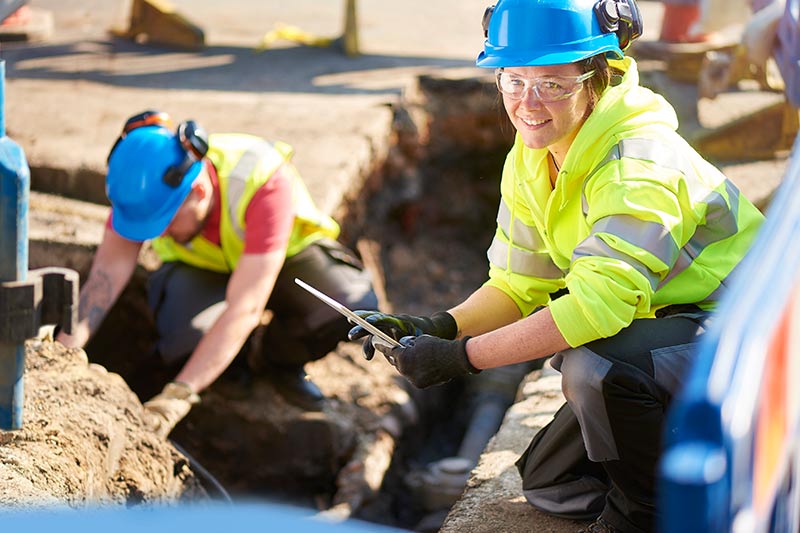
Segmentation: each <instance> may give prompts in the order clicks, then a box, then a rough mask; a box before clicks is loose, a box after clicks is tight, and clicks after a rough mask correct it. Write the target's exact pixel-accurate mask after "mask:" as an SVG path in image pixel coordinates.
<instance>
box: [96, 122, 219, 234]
mask: <svg viewBox="0 0 800 533" xmlns="http://www.w3.org/2000/svg"><path fill="white" fill-rule="evenodd" d="M171 126H172V124H171V121H170V119H169V116H168V115H166V114H165V113H159V112H155V111H146V112H144V113H140V114H139V115H135V116H133V117H131V118H130V119H128V121H127V122H126V123H125V127H124V128H123V131H122V133H121V134H120V137H119V138H118V139H117V141H116V142H115V143H114V146H113V148H112V149H111V152H110V154H109V156H108V174H107V175H106V194H107V195H108V198H109V200H110V202H111V205H112V207H113V209H114V217H113V222H112V223H113V227H114V230H115V231H116V232H117V233H119V234H120V235H122V236H123V237H125V238H128V239H131V240H137V241H143V240H147V239H151V238H153V237H157V236H159V235H161V234H163V233H164V232H165V230H166V229H167V227H168V226H170V225H171V223H172V222H173V219H174V218H176V213H178V210H179V209H181V207H182V206H183V204H184V203H189V202H191V199H190V196H192V198H193V197H194V194H195V193H194V192H193V191H194V190H195V189H196V188H197V187H196V186H195V185H196V182H197V181H198V176H200V175H201V173H202V170H203V163H202V159H203V157H204V156H205V154H206V152H207V151H208V141H207V136H206V133H205V131H204V130H203V129H202V128H200V127H199V126H198V125H197V124H196V123H194V122H193V121H187V122H183V123H181V124H180V125H179V126H178V128H177V129H176V130H174V131H173V130H172V129H171Z"/></svg>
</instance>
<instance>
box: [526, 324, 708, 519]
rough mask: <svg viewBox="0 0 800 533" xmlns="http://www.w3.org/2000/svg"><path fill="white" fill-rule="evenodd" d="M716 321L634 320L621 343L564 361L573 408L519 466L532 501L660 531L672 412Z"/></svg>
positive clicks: (556, 510) (563, 356)
mask: <svg viewBox="0 0 800 533" xmlns="http://www.w3.org/2000/svg"><path fill="white" fill-rule="evenodd" d="M708 320H709V315H708V314H707V313H704V312H702V311H699V310H696V311H692V312H682V313H677V314H674V315H671V316H667V317H663V318H654V319H641V320H635V321H634V322H633V323H632V324H631V325H630V326H629V327H628V328H626V329H624V330H622V331H621V332H620V333H618V334H617V335H615V336H614V337H611V338H608V339H601V340H598V341H594V342H591V343H588V344H586V345H585V346H581V347H579V348H576V349H571V350H566V351H564V352H560V353H558V354H556V355H555V356H554V357H553V359H552V362H551V364H552V366H553V367H554V368H556V370H559V371H560V372H561V374H562V390H563V392H564V396H565V397H566V399H567V403H566V404H565V405H564V406H563V407H562V408H561V409H560V410H559V411H558V412H557V413H556V415H555V418H554V419H553V421H552V422H550V424H548V425H547V426H545V427H544V428H542V429H541V430H540V431H539V432H538V433H537V434H536V436H535V437H534V438H533V440H532V441H531V444H530V445H529V447H528V449H527V450H526V451H525V453H524V454H523V455H522V456H521V457H520V459H519V461H518V462H517V467H518V468H519V471H520V474H521V476H522V481H523V485H522V487H523V491H524V493H525V496H526V498H527V500H528V501H529V502H530V503H531V504H532V505H533V506H535V507H537V508H538V509H540V510H542V511H544V512H547V513H550V514H554V515H558V516H562V517H566V518H573V519H580V520H584V519H592V518H595V517H597V516H598V515H602V517H603V518H604V519H605V520H606V521H608V522H609V523H610V524H612V525H613V526H615V527H616V528H618V529H619V530H621V531H626V532H628V531H630V532H647V531H652V530H653V528H654V527H655V521H656V508H655V501H656V494H655V487H656V475H657V467H658V460H659V458H660V454H661V450H662V436H663V435H664V432H665V430H666V429H667V428H665V423H666V413H667V408H668V406H669V404H670V401H671V399H672V396H673V394H674V393H675V392H677V390H678V389H679V387H680V385H681V383H682V381H683V378H684V376H685V374H686V372H687V371H688V369H689V368H690V366H691V363H692V361H693V359H694V354H695V348H696V345H697V342H698V340H699V336H700V335H701V334H702V333H703V332H704V331H705V330H706V329H707V326H708Z"/></svg>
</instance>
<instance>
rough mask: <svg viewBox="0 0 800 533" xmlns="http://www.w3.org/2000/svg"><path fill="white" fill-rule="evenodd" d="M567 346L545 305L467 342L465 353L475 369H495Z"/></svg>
mask: <svg viewBox="0 0 800 533" xmlns="http://www.w3.org/2000/svg"><path fill="white" fill-rule="evenodd" d="M567 348H569V344H568V343H567V341H566V340H565V339H564V337H563V335H561V332H560V331H559V330H558V328H557V327H556V323H555V322H554V321H553V316H552V315H551V314H550V309H548V308H547V307H545V308H544V309H541V310H540V311H538V312H536V313H533V314H532V315H530V316H528V317H526V318H525V319H523V320H519V321H517V322H514V323H513V324H509V325H507V326H504V327H502V328H500V329H497V330H494V331H491V332H489V333H485V334H483V335H479V336H477V337H473V338H471V339H470V340H469V341H467V356H468V357H469V361H470V363H472V366H474V367H475V368H480V369H485V368H495V367H498V366H504V365H511V364H514V363H520V362H522V361H531V360H533V359H539V358H540V357H547V356H549V355H552V354H554V353H556V352H559V351H561V350H566V349H567Z"/></svg>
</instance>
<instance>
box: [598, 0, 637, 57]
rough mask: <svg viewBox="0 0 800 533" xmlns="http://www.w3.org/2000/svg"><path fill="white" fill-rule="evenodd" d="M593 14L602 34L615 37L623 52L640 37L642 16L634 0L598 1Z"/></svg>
mask: <svg viewBox="0 0 800 533" xmlns="http://www.w3.org/2000/svg"><path fill="white" fill-rule="evenodd" d="M594 13H595V16H596V17H597V21H598V22H599V23H600V28H601V29H602V30H603V31H604V32H606V33H615V34H616V35H617V39H618V40H619V47H620V49H621V50H622V51H623V52H624V51H625V50H627V48H628V47H629V46H630V45H631V43H632V42H633V41H635V40H636V39H638V38H639V37H641V36H642V28H643V22H642V14H641V12H640V11H639V6H638V5H637V4H636V0H600V1H599V2H597V3H596V4H595V5H594Z"/></svg>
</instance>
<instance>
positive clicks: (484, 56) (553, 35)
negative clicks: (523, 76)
mask: <svg viewBox="0 0 800 533" xmlns="http://www.w3.org/2000/svg"><path fill="white" fill-rule="evenodd" d="M625 3H626V5H628V4H631V3H632V4H633V6H634V8H635V2H634V1H633V0H628V1H627V2H625ZM596 5H600V6H601V7H606V6H609V8H610V9H612V10H615V9H616V6H617V3H616V2H615V1H614V0H606V1H603V0H601V1H599V2H598V1H596V0H499V2H497V5H495V6H492V7H490V8H489V9H487V10H486V14H485V15H484V31H485V33H486V41H485V42H484V49H483V51H482V52H481V53H480V55H479V56H478V59H477V61H476V65H477V66H479V67H485V68H500V67H525V66H538V65H562V64H566V63H575V62H577V61H581V60H583V59H587V58H589V57H592V56H595V55H598V54H603V53H604V54H607V55H608V56H609V57H612V58H616V59H622V57H623V55H624V54H623V52H622V48H620V39H619V37H618V35H617V33H615V32H614V30H616V28H610V27H608V26H607V25H601V23H600V21H599V20H598V16H601V15H602V13H605V11H604V10H602V11H598V12H596V11H595V9H596V8H595V6H596ZM636 15H637V16H638V9H637V10H636ZM613 22H614V21H612V22H611V24H612V25H613ZM638 23H639V24H641V20H640V19H639V21H638ZM638 29H639V30H640V27H639V28H638ZM636 37H638V35H636Z"/></svg>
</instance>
